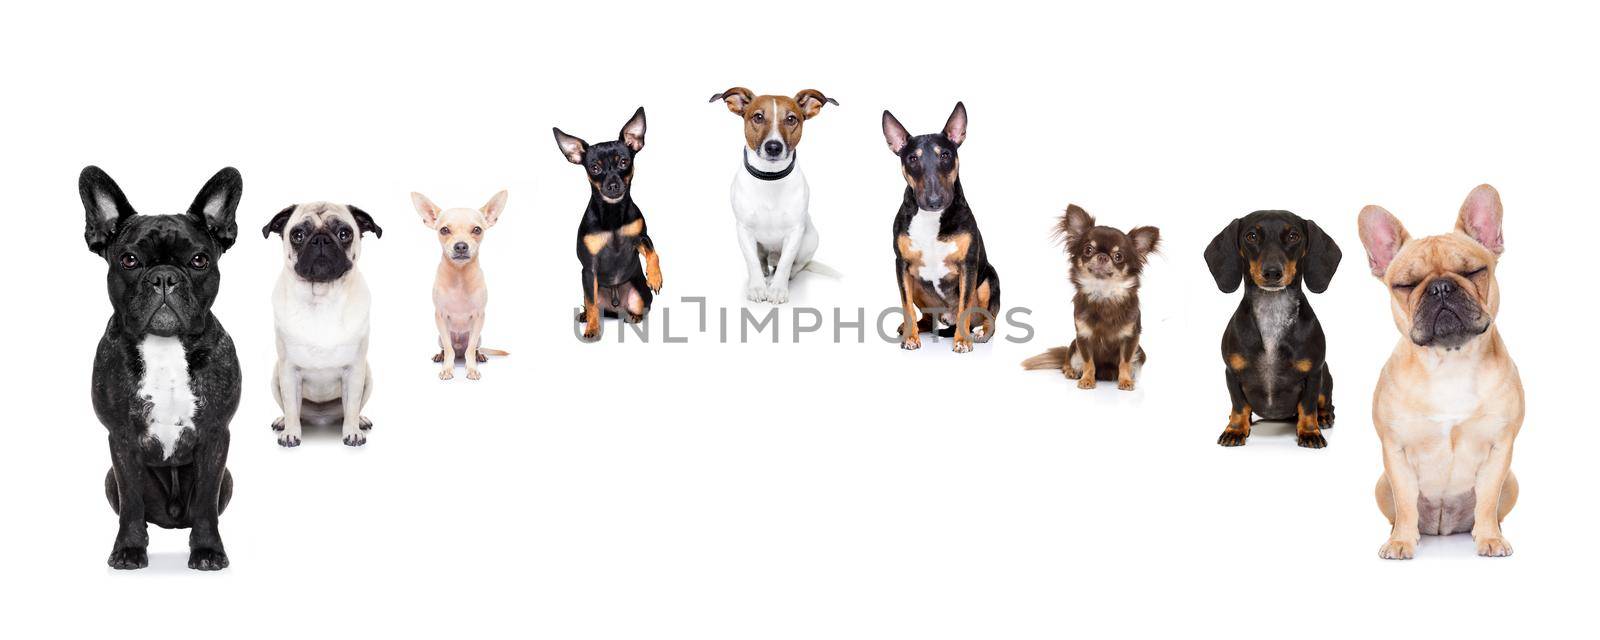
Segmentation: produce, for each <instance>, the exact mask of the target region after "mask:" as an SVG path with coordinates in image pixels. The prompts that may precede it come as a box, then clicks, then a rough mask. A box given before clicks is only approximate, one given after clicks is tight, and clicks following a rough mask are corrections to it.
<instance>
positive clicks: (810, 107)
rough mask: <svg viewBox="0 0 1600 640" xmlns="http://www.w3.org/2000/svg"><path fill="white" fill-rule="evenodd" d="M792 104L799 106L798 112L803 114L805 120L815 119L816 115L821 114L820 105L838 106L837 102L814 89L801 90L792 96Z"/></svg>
mask: <svg viewBox="0 0 1600 640" xmlns="http://www.w3.org/2000/svg"><path fill="white" fill-rule="evenodd" d="M794 103H795V104H798V105H800V112H801V113H803V114H805V116H806V119H807V120H810V119H812V118H815V117H817V114H819V113H822V105H824V104H831V105H833V106H836V107H837V106H839V101H838V100H834V99H833V98H829V97H828V96H825V95H822V92H821V91H817V90H816V89H801V90H800V93H796V94H794Z"/></svg>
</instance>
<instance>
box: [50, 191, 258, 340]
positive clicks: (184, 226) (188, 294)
mask: <svg viewBox="0 0 1600 640" xmlns="http://www.w3.org/2000/svg"><path fill="white" fill-rule="evenodd" d="M243 188H244V180H243V178H241V177H240V175H239V172H238V170H236V169H234V168H232V167H228V168H226V169H223V170H221V171H219V172H217V174H216V175H215V176H212V178H211V180H210V181H208V182H206V184H205V186H204V187H202V188H201V189H200V193H199V195H197V196H195V199H194V203H193V204H192V205H190V206H189V210H188V211H187V212H185V213H181V214H176V215H137V214H136V213H135V212H134V210H133V207H132V206H131V205H129V204H128V199H127V197H126V196H124V195H123V194H122V189H120V188H118V187H117V183H116V182H114V181H112V180H111V176H109V175H106V173H105V172H104V171H101V170H100V169H99V168H98V167H85V168H84V170H83V173H82V174H81V175H80V176H79V178H78V192H79V195H80V196H81V197H82V199H83V207H84V211H85V213H86V215H87V226H86V228H85V231H84V239H85V240H86V241H87V242H88V244H89V250H90V251H93V252H95V253H98V254H100V255H101V256H103V257H104V258H105V260H106V263H107V265H108V266H109V267H110V271H109V272H108V273H107V274H106V290H107V293H109V295H110V297H111V306H112V307H113V308H114V309H116V311H117V316H118V318H119V319H120V321H121V322H120V325H121V329H122V331H123V332H124V333H125V334H127V335H129V336H134V337H137V336H143V335H147V334H148V335H156V336H162V337H171V336H176V335H187V334H194V333H199V332H201V331H204V330H205V328H206V327H205V318H206V314H208V313H210V311H211V303H212V302H214V301H215V300H216V299H217V289H218V287H219V286H220V285H221V283H222V275H221V274H220V273H219V272H218V271H217V267H216V259H217V258H219V257H221V255H222V253H223V252H224V251H227V250H228V248H229V247H231V246H233V241H234V240H235V239H236V238H237V237H238V227H237V226H236V225H235V224H234V221H233V214H234V211H235V210H236V209H237V208H238V206H239V196H240V194H241V193H242V192H243Z"/></svg>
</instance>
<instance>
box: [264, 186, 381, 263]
mask: <svg viewBox="0 0 1600 640" xmlns="http://www.w3.org/2000/svg"><path fill="white" fill-rule="evenodd" d="M367 232H371V233H372V234H373V235H376V236H378V237H379V238H382V237H383V229H382V228H380V227H379V226H378V224H377V223H376V222H374V221H373V220H372V216H371V215H368V214H367V212H365V211H362V210H360V209H357V208H356V207H354V206H351V205H344V204H334V203H332V202H308V203H306V204H298V205H290V206H288V207H286V208H284V209H283V210H282V211H279V212H278V213H277V215H274V216H273V217H272V220H271V221H269V222H267V225H266V226H264V227H262V228H261V237H263V238H266V237H270V236H271V235H272V234H274V233H276V234H278V235H280V236H282V237H283V259H284V263H285V264H287V265H289V266H291V267H293V268H294V273H295V275H296V276H297V277H299V278H300V279H301V280H304V281H306V282H333V281H335V280H338V279H340V278H343V277H344V275H345V274H346V273H349V272H350V270H351V269H354V268H355V264H356V261H357V260H359V259H360V258H361V236H362V234H364V233H367Z"/></svg>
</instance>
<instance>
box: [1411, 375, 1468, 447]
mask: <svg viewBox="0 0 1600 640" xmlns="http://www.w3.org/2000/svg"><path fill="white" fill-rule="evenodd" d="M1431 369H1432V370H1431V371H1430V372H1429V373H1430V374H1431V375H1429V376H1428V394H1427V398H1428V405H1429V406H1428V409H1429V411H1428V413H1426V414H1424V416H1423V417H1425V418H1427V419H1428V420H1430V421H1432V422H1433V423H1434V424H1435V425H1437V426H1438V427H1439V435H1440V437H1442V438H1444V439H1445V441H1447V442H1448V441H1449V440H1450V432H1451V431H1452V430H1454V429H1455V427H1456V425H1458V424H1461V423H1462V422H1465V421H1466V420H1467V418H1469V417H1471V416H1472V414H1473V413H1475V412H1476V410H1477V407H1478V405H1479V404H1481V400H1480V399H1479V398H1478V381H1477V378H1476V376H1474V375H1473V374H1474V373H1475V372H1476V368H1475V367H1473V366H1472V363H1467V362H1456V361H1454V360H1453V359H1447V360H1445V361H1443V362H1440V363H1438V365H1437V366H1435V367H1431Z"/></svg>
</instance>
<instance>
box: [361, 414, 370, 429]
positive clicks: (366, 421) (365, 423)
mask: <svg viewBox="0 0 1600 640" xmlns="http://www.w3.org/2000/svg"><path fill="white" fill-rule="evenodd" d="M358 423H359V424H360V426H361V430H362V431H371V430H372V419H371V418H368V417H366V416H361V418H360V420H358Z"/></svg>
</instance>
